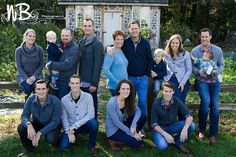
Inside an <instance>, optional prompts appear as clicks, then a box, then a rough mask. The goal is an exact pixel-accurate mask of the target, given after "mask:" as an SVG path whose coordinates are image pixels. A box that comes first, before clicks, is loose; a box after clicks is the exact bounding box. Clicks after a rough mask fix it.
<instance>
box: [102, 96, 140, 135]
mask: <svg viewBox="0 0 236 157" xmlns="http://www.w3.org/2000/svg"><path fill="white" fill-rule="evenodd" d="M140 116H141V111H140V109H139V108H138V106H136V110H135V115H134V119H133V121H132V124H131V128H136V127H137V122H138V120H139V118H140ZM123 118H124V117H123V114H122V112H121V111H120V109H119V105H118V102H117V96H114V97H112V98H110V100H109V101H108V103H107V115H106V135H107V137H110V136H112V135H113V134H114V133H115V132H116V131H117V130H118V129H121V130H122V131H124V132H125V133H126V134H127V135H130V136H131V132H130V128H128V127H127V126H126V125H124V124H123Z"/></svg>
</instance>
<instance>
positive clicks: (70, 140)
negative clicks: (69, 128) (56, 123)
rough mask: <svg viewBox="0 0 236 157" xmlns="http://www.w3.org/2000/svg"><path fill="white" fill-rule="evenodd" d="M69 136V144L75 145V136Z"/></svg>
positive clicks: (72, 134) (69, 134)
mask: <svg viewBox="0 0 236 157" xmlns="http://www.w3.org/2000/svg"><path fill="white" fill-rule="evenodd" d="M67 135H68V138H69V142H70V143H75V134H74V133H72V132H70V133H68V134H67Z"/></svg>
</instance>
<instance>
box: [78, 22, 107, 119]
mask: <svg viewBox="0 0 236 157" xmlns="http://www.w3.org/2000/svg"><path fill="white" fill-rule="evenodd" d="M83 32H84V38H83V39H82V40H81V41H80V42H79V49H80V53H81V54H80V62H79V75H80V77H81V90H82V91H85V92H88V93H90V94H91V95H92V96H93V102H94V108H95V118H97V112H98V110H97V108H98V107H97V105H98V101H97V88H98V84H99V80H100V75H101V68H102V64H103V59H104V53H103V52H104V48H103V44H102V42H101V41H100V39H99V38H98V36H97V35H96V34H94V22H93V20H92V19H85V20H84V22H83Z"/></svg>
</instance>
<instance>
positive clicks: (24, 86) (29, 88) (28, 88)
mask: <svg viewBox="0 0 236 157" xmlns="http://www.w3.org/2000/svg"><path fill="white" fill-rule="evenodd" d="M20 87H21V88H22V90H23V91H24V92H25V94H27V95H30V94H31V93H32V92H33V91H34V84H32V85H29V84H28V83H27V82H26V80H25V81H23V82H21V84H20Z"/></svg>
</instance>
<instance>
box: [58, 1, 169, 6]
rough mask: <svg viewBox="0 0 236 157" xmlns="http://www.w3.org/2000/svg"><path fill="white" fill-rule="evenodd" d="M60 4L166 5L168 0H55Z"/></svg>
mask: <svg viewBox="0 0 236 157" xmlns="http://www.w3.org/2000/svg"><path fill="white" fill-rule="evenodd" d="M57 1H58V4H61V5H70V4H71V5H74V4H80V5H86V4H87V5H88V4H90V5H148V6H167V5H168V2H169V0H57Z"/></svg>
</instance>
